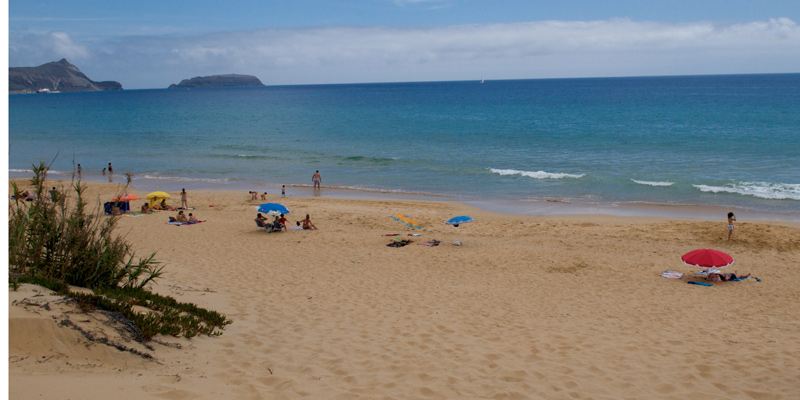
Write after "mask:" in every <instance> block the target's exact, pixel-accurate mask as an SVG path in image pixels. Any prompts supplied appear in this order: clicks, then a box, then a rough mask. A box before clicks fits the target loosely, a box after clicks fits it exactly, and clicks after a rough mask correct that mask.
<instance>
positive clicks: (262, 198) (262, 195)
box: [261, 192, 267, 200]
mask: <svg viewBox="0 0 800 400" xmlns="http://www.w3.org/2000/svg"><path fill="white" fill-rule="evenodd" d="M266 199H267V192H264V193H262V194H261V200H266Z"/></svg>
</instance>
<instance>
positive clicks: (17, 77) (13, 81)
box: [8, 58, 122, 93]
mask: <svg viewBox="0 0 800 400" xmlns="http://www.w3.org/2000/svg"><path fill="white" fill-rule="evenodd" d="M8 90H9V92H11V93H36V92H39V93H57V92H99V91H106V90H122V84H120V83H119V82H115V81H104V82H95V81H93V80H91V79H89V77H87V76H86V75H84V74H83V72H81V70H80V69H78V67H76V66H75V65H72V64H70V62H69V61H67V59H65V58H62V59H61V60H59V61H54V62H49V63H47V64H42V65H40V66H38V67H11V68H9V69H8Z"/></svg>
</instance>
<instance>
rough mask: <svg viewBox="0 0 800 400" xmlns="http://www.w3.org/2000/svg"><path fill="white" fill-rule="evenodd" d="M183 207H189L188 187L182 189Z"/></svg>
mask: <svg viewBox="0 0 800 400" xmlns="http://www.w3.org/2000/svg"><path fill="white" fill-rule="evenodd" d="M181 208H183V209H189V203H188V201H187V195H186V188H183V189H181Z"/></svg>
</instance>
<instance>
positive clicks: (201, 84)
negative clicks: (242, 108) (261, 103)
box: [169, 74, 264, 89]
mask: <svg viewBox="0 0 800 400" xmlns="http://www.w3.org/2000/svg"><path fill="white" fill-rule="evenodd" d="M255 87H264V84H263V83H261V81H260V80H259V79H258V78H257V77H255V76H253V75H240V74H226V75H210V76H196V77H194V78H191V79H184V80H182V81H181V82H180V83H178V84H172V85H169V89H195V88H255Z"/></svg>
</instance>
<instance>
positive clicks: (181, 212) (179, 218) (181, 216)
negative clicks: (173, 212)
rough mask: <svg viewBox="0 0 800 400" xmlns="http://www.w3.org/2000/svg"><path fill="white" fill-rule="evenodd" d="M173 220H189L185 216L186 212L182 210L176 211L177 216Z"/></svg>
mask: <svg viewBox="0 0 800 400" xmlns="http://www.w3.org/2000/svg"><path fill="white" fill-rule="evenodd" d="M175 221H178V222H189V220H188V219H187V218H186V214H184V213H183V211H178V216H176V217H175Z"/></svg>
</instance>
